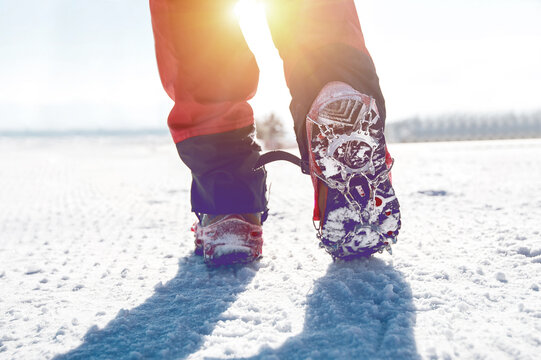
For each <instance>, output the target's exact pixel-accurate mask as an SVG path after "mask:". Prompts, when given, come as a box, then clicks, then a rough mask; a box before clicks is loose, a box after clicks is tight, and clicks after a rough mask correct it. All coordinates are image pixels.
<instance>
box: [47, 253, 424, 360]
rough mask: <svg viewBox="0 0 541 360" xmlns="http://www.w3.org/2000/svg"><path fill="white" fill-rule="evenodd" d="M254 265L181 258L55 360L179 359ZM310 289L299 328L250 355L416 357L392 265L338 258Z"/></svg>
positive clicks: (406, 291)
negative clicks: (152, 288) (173, 269)
mask: <svg viewBox="0 0 541 360" xmlns="http://www.w3.org/2000/svg"><path fill="white" fill-rule="evenodd" d="M258 268H259V267H258V265H257V263H255V264H252V265H248V266H235V267H221V268H213V269H206V266H205V265H204V264H203V263H202V261H201V259H200V258H198V257H194V256H189V257H186V258H184V259H181V261H180V266H179V271H178V274H177V275H176V276H175V277H174V278H173V279H172V280H170V281H169V282H168V283H166V284H165V285H164V286H162V287H158V288H157V289H156V293H155V294H154V295H153V296H152V297H150V298H149V299H147V300H146V301H145V302H144V303H143V304H141V305H140V306H138V307H136V308H134V309H131V310H129V311H121V312H119V314H118V315H117V317H116V318H115V319H114V320H112V321H111V322H110V323H109V324H108V325H107V326H106V327H105V328H103V329H101V330H97V329H95V328H92V329H90V330H89V331H88V333H87V334H86V335H85V337H84V343H83V344H82V345H80V346H79V347H78V348H76V349H74V350H71V351H70V352H68V353H66V354H62V355H59V356H56V357H55V359H58V360H60V359H83V358H84V359H87V358H93V359H95V358H98V359H100V358H101V359H112V358H114V359H121V358H131V359H135V358H159V359H162V358H165V359H181V358H186V357H188V356H189V355H190V354H193V353H196V352H197V351H198V350H199V349H200V348H201V346H202V345H203V342H204V337H205V336H206V335H209V334H211V333H212V331H213V329H214V327H215V325H216V323H217V322H218V321H219V320H220V315H221V314H222V313H223V312H225V311H226V310H227V309H228V308H229V306H230V305H232V304H233V302H234V301H235V299H236V298H237V296H238V295H239V294H240V293H241V292H243V291H244V289H245V288H246V286H247V285H248V284H249V283H250V282H251V280H252V279H253V277H254V276H255V274H256V272H257V270H258ZM202 274H208V276H207V275H204V276H202ZM313 288H314V290H313V292H312V293H311V294H310V295H309V296H308V300H307V308H306V318H305V325H304V329H303V331H302V332H301V333H300V334H299V335H297V336H294V337H292V338H290V339H288V340H287V341H286V342H285V343H284V344H283V345H282V346H281V347H279V348H277V349H271V348H269V347H265V348H263V349H262V350H261V351H260V353H259V354H258V355H256V356H254V357H251V358H250V359H259V358H261V359H268V358H278V359H281V358H293V359H302V358H355V359H374V358H376V359H377V358H400V359H418V358H420V356H419V355H418V353H417V348H416V344H415V338H414V333H413V329H414V325H415V318H416V317H415V308H414V306H413V302H412V294H411V289H410V287H409V285H408V283H407V282H406V281H405V279H404V277H403V275H402V273H400V272H399V271H397V270H395V269H394V268H393V267H392V265H388V264H386V263H385V262H384V261H382V260H379V259H376V258H371V259H365V260H354V261H349V262H341V261H338V262H335V263H332V264H331V265H330V266H329V268H328V269H327V273H326V274H325V276H323V277H322V278H320V279H318V280H317V281H316V282H315V284H314V287H313Z"/></svg>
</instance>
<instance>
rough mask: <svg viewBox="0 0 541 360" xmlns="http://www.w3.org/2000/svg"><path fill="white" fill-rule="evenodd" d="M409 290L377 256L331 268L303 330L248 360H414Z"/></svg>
mask: <svg viewBox="0 0 541 360" xmlns="http://www.w3.org/2000/svg"><path fill="white" fill-rule="evenodd" d="M415 320H416V315H415V308H414V305H413V301H412V293H411V288H410V286H409V285H408V283H407V282H406V281H405V279H404V276H403V275H402V273H401V272H399V271H397V270H395V269H394V268H393V267H392V265H387V264H386V263H385V262H384V261H382V260H379V259H377V258H371V259H368V260H357V261H351V262H335V263H333V264H331V265H330V266H329V268H328V270H327V273H326V274H325V276H323V277H322V278H320V279H319V280H317V281H316V283H315V284H314V290H313V292H312V294H311V295H309V296H308V301H307V309H306V320H305V325H304V329H303V332H302V333H301V334H299V335H298V336H295V337H293V338H291V339H289V340H287V341H286V342H285V343H284V345H283V346H281V347H280V348H278V349H270V348H265V349H263V350H262V351H261V353H260V354H258V355H257V356H254V357H253V358H252V359H261V358H263V359H267V358H272V359H307V358H313V359H419V358H420V356H419V354H418V353H417V346H416V344H415V337H414V333H413V329H414V325H415Z"/></svg>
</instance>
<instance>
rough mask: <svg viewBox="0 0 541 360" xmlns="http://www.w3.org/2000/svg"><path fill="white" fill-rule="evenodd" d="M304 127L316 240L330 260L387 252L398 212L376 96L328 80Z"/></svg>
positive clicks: (393, 239)
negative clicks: (307, 145)
mask: <svg viewBox="0 0 541 360" xmlns="http://www.w3.org/2000/svg"><path fill="white" fill-rule="evenodd" d="M306 130H307V135H308V142H309V145H310V175H311V177H312V182H313V184H314V189H315V203H316V205H315V208H314V224H316V223H317V222H319V226H316V229H317V231H318V238H319V239H320V241H321V242H320V245H321V246H322V247H323V248H325V250H326V251H327V252H328V253H329V254H331V255H332V257H333V258H335V259H336V258H341V259H347V258H354V257H368V256H370V255H371V254H373V253H375V252H382V251H383V250H387V251H388V252H389V253H390V252H391V244H394V243H396V240H397V235H398V231H399V229H400V211H399V204H398V200H397V198H396V196H395V193H394V190H393V187H392V185H391V178H390V170H391V167H392V164H393V159H392V158H391V156H390V155H389V153H388V152H387V149H386V144H385V137H384V135H383V119H381V118H380V116H379V113H378V109H377V106H376V101H375V99H374V98H372V97H370V96H368V95H365V94H361V93H360V92H358V91H356V90H354V89H353V88H352V87H351V86H349V85H347V84H345V83H341V82H332V83H329V84H327V85H326V86H325V87H324V88H323V89H322V90H321V92H320V93H319V95H318V97H317V98H316V100H315V101H314V103H313V104H312V107H311V109H310V112H309V113H308V115H307V118H306Z"/></svg>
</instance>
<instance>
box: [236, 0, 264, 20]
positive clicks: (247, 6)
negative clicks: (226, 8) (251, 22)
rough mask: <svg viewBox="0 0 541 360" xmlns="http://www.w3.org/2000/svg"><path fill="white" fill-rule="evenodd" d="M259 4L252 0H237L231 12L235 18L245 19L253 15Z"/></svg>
mask: <svg viewBox="0 0 541 360" xmlns="http://www.w3.org/2000/svg"><path fill="white" fill-rule="evenodd" d="M259 5H260V4H259V3H256V1H254V0H239V1H238V2H237V3H236V4H235V7H234V8H233V12H234V13H235V16H236V17H237V19H239V20H241V19H247V18H250V17H253V16H254V15H255V14H256V13H257V11H258V9H257V8H258V6H259Z"/></svg>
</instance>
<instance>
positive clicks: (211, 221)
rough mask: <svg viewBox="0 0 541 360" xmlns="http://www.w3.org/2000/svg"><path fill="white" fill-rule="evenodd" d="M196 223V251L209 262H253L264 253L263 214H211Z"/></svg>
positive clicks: (204, 215)
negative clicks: (261, 215)
mask: <svg viewBox="0 0 541 360" xmlns="http://www.w3.org/2000/svg"><path fill="white" fill-rule="evenodd" d="M199 219H200V221H199V222H196V223H195V224H194V226H193V227H192V231H193V232H194V234H195V254H196V255H202V256H203V257H204V260H205V262H206V263H207V264H209V265H229V264H239V263H249V262H252V261H254V260H256V259H258V258H260V257H261V254H262V247H263V237H262V235H263V228H262V226H261V217H260V214H234V215H214V216H213V215H207V214H202V215H201V216H199Z"/></svg>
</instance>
